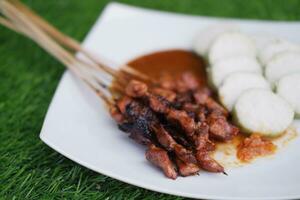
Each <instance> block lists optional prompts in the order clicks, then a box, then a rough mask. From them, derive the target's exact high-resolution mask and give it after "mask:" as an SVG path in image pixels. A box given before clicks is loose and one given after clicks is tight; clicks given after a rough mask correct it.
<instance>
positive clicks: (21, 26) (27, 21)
mask: <svg viewBox="0 0 300 200" xmlns="http://www.w3.org/2000/svg"><path fill="white" fill-rule="evenodd" d="M0 10H1V12H2V13H3V15H4V16H5V17H6V18H4V17H1V16H0V24H2V25H3V26H5V27H7V28H9V29H11V30H13V31H16V32H18V33H20V34H23V35H25V36H27V37H28V38H30V39H32V40H33V41H35V42H36V43H37V44H39V45H40V46H41V47H42V48H44V49H45V50H46V51H48V52H49V53H50V54H51V55H52V56H54V57H55V58H57V59H58V60H59V61H60V62H62V63H63V64H64V65H65V66H66V67H67V68H69V69H70V70H71V72H73V73H74V74H75V75H76V76H78V77H79V78H80V79H82V80H83V81H84V82H85V83H86V84H88V85H89V86H90V87H91V88H92V89H93V90H94V91H95V90H97V93H98V95H99V96H101V98H102V99H104V100H105V102H107V103H108V102H109V98H108V97H107V95H105V94H104V91H103V90H108V85H107V84H105V83H104V82H103V80H102V79H101V78H99V77H98V76H96V75H95V74H94V73H92V72H91V71H92V70H88V68H91V69H92V68H93V69H94V70H96V72H99V69H101V70H103V71H104V72H105V73H108V74H110V75H111V76H113V77H115V79H116V80H117V83H116V84H114V88H113V89H114V90H117V91H118V92H120V93H122V92H123V90H124V86H122V84H126V83H127V82H128V80H130V79H131V78H139V79H142V80H147V81H150V82H151V80H150V79H149V78H148V77H147V76H145V75H144V74H142V73H140V72H138V71H136V70H134V69H132V68H130V67H128V66H125V67H124V68H123V69H124V70H121V72H122V73H120V72H118V71H117V70H115V69H113V68H110V67H108V66H106V65H103V64H102V63H100V62H99V61H98V59H97V58H95V57H94V56H92V55H91V54H90V53H89V52H87V51H86V50H85V49H83V48H82V47H81V46H80V44H79V43H78V42H77V41H76V40H74V39H72V38H70V37H68V36H66V35H64V34H62V33H61V32H59V31H58V30H57V29H56V28H54V27H53V26H51V25H50V24H48V23H47V22H46V21H45V20H43V19H42V18H41V17H39V16H38V15H37V14H35V13H34V12H33V11H31V10H30V9H29V8H28V7H26V6H25V5H24V4H22V3H21V2H19V1H17V0H14V1H7V0H0ZM60 45H63V46H64V47H65V48H68V49H69V50H74V51H75V52H76V51H77V52H81V53H83V55H85V56H86V57H87V58H88V59H89V60H88V61H89V62H87V61H85V60H80V59H79V58H78V57H75V56H74V55H73V53H70V52H69V51H68V50H66V49H65V48H64V47H62V46H60ZM110 103H111V102H110Z"/></svg>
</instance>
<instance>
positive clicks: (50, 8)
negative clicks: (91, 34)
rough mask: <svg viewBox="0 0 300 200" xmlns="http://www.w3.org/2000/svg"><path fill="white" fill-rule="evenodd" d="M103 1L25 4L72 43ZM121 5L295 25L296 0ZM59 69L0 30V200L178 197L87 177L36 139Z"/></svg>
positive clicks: (167, 0) (140, 0) (299, 9)
mask: <svg viewBox="0 0 300 200" xmlns="http://www.w3.org/2000/svg"><path fill="white" fill-rule="evenodd" d="M108 2H109V1H108V0H26V1H25V3H27V4H28V5H30V6H31V7H33V8H34V9H35V10H37V11H38V13H40V14H42V16H44V17H45V18H46V19H47V20H49V21H50V22H51V23H53V24H54V25H56V26H57V27H58V28H59V29H60V30H62V31H63V32H65V33H67V34H69V35H70V36H72V37H74V38H76V39H78V40H82V39H83V38H84V37H85V35H86V34H87V32H88V31H89V29H90V27H91V26H92V25H93V23H94V22H95V20H96V19H97V17H98V15H99V14H100V13H101V11H102V9H103V8H104V6H105V5H106V4H107V3H108ZM120 2H124V3H128V4H132V5H137V6H142V7H147V8H154V9H159V10H167V11H172V12H179V13H188V14H193V15H207V16H224V17H237V18H253V19H271V20H298V21H299V20H300V1H297V0H273V1H272V0H248V1H246V0H223V1H221V0H122V1H120ZM63 71H64V67H63V66H62V65H61V64H60V63H58V62H57V61H55V60H54V59H53V58H52V57H50V56H48V55H47V53H45V52H44V51H43V50H41V49H40V48H39V47H37V46H36V45H35V44H33V43H32V42H31V41H29V40H27V39H25V38H23V37H22V36H19V35H17V34H15V33H12V32H11V31H8V30H6V29H5V28H3V27H0V199H182V198H181V197H174V196H170V195H164V194H159V193H155V192H151V191H148V190H144V189H140V188H137V187H134V186H131V185H128V184H125V183H122V182H119V181H117V180H114V179H111V178H109V177H106V176H103V175H100V174H97V173H94V172H92V171H90V170H88V169H86V168H84V167H81V166H79V165H77V164H76V163H74V162H72V161H70V160H68V159H66V158H64V157H63V156H61V155H60V154H58V153H56V152H55V151H53V150H52V149H50V148H49V147H47V146H46V145H45V144H43V143H42V142H41V141H40V139H39V137H38V135H39V132H40V129H41V126H42V123H43V119H44V116H45V114H46V111H47V108H48V105H49V103H50V101H51V98H52V95H53V93H54V91H55V88H56V86H57V84H58V81H59V79H60V77H61V75H62V73H63ZM120 164H122V163H120ZM199 190H201V188H199Z"/></svg>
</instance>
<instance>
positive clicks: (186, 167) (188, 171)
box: [176, 158, 200, 176]
mask: <svg viewBox="0 0 300 200" xmlns="http://www.w3.org/2000/svg"><path fill="white" fill-rule="evenodd" d="M176 164H177V167H178V171H179V174H180V175H181V176H191V175H194V174H197V173H198V172H199V170H200V168H199V167H198V165H196V164H193V163H185V162H183V161H182V160H180V159H178V158H176Z"/></svg>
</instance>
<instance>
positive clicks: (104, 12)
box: [39, 2, 300, 200]
mask: <svg viewBox="0 0 300 200" xmlns="http://www.w3.org/2000/svg"><path fill="white" fill-rule="evenodd" d="M116 8H118V9H120V8H121V9H130V10H132V9H135V10H138V11H140V12H153V13H157V14H162V15H169V16H177V17H188V18H191V17H192V18H198V19H199V18H205V19H208V20H216V19H217V20H224V21H228V20H230V21H235V22H241V21H244V22H245V21H247V22H254V23H272V24H278V25H280V24H290V25H300V22H297V21H284V20H282V21H272V20H259V19H240V18H228V17H226V18H225V17H210V16H199V15H188V14H184V13H175V12H168V11H160V10H154V9H149V8H144V7H138V6H132V5H128V4H124V3H118V2H110V3H108V4H107V5H106V6H105V7H104V8H103V10H102V12H101V13H100V14H99V16H98V18H97V19H96V21H95V23H94V24H93V25H92V27H91V29H90V30H89V32H88V33H87V34H86V36H85V38H84V40H83V42H82V44H83V45H84V43H85V42H86V40H87V39H88V38H89V35H90V34H91V33H92V32H93V29H95V28H96V24H97V23H99V22H101V21H102V19H103V17H104V16H106V15H107V13H108V12H110V11H111V10H114V9H116ZM68 75H70V76H72V77H73V75H72V74H71V73H70V72H69V70H66V71H65V72H64V73H63V75H62V76H61V78H60V80H59V83H58V86H57V87H56V90H55V92H54V95H53V97H52V99H51V102H50V104H49V107H48V110H47V113H46V115H45V118H44V121H43V124H42V128H41V131H40V135H39V138H40V139H41V140H42V141H43V142H44V143H45V144H46V145H47V146H49V147H50V148H52V149H53V150H54V151H56V152H58V153H60V154H61V155H63V156H65V157H66V158H68V159H70V160H72V161H74V162H76V163H77V164H79V165H81V166H83V167H85V168H88V169H90V170H92V171H94V172H96V173H100V174H102V175H105V176H109V177H111V178H113V179H116V180H118V181H122V182H124V183H128V184H130V185H134V186H136V187H140V188H143V189H147V190H151V191H154V192H158V193H164V194H169V195H175V196H180V197H188V198H194V199H197V198H203V199H216V200H218V199H222V200H247V199H251V200H257V199H261V197H242V196H234V197H233V196H232V197H225V198H224V197H221V196H216V195H201V194H190V193H187V192H180V191H179V192H178V191H174V190H169V189H164V188H160V187H156V186H154V185H153V184H152V185H151V184H147V183H146V184H145V183H143V182H139V181H134V179H128V178H126V177H124V176H120V175H117V174H114V173H113V172H112V171H108V170H106V169H103V168H102V169H101V170H99V166H97V167H96V166H93V165H92V164H89V163H86V162H84V161H82V160H80V159H77V158H76V156H73V155H71V154H69V153H67V152H65V151H64V150H62V149H61V148H60V147H58V146H56V145H55V144H54V143H53V142H51V141H50V140H48V139H47V138H46V137H44V134H43V132H44V128H45V124H46V121H47V116H48V112H49V111H50V109H51V107H52V106H53V102H54V101H53V100H54V99H55V97H56V96H57V95H58V91H59V88H60V87H62V82H63V81H64V80H65V78H66V76H68ZM100 168H101V166H100ZM100 171H101V172H100ZM297 198H300V193H299V195H285V196H276V197H271V196H270V197H264V198H263V199H266V200H282V199H297Z"/></svg>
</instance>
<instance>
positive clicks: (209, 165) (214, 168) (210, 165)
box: [196, 150, 224, 173]
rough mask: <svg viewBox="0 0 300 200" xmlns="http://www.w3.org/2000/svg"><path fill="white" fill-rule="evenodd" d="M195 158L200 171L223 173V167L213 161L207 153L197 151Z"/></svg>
mask: <svg viewBox="0 0 300 200" xmlns="http://www.w3.org/2000/svg"><path fill="white" fill-rule="evenodd" d="M196 158H197V160H198V162H199V163H200V166H201V168H202V169H204V170H206V171H209V172H214V173H220V172H222V173H224V167H222V165H220V164H219V163H218V162H217V161H216V160H214V159H213V158H212V157H211V156H210V155H209V153H208V152H207V151H201V150H200V151H197V153H196Z"/></svg>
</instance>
